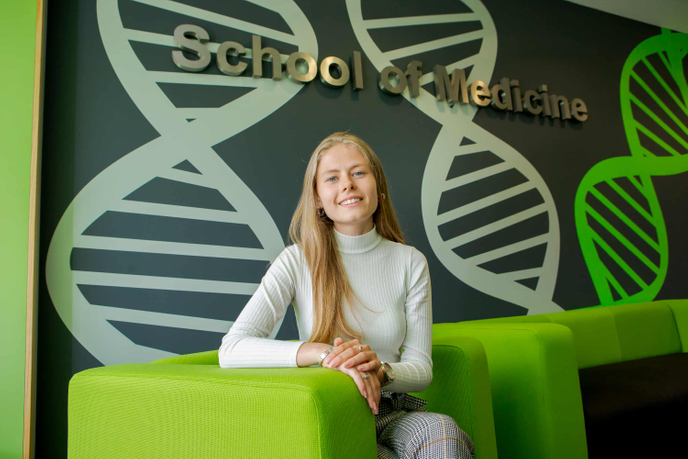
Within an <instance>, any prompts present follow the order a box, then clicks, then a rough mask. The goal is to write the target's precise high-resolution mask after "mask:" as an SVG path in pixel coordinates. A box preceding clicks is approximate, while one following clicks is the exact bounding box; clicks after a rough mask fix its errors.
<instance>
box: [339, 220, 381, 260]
mask: <svg viewBox="0 0 688 459" xmlns="http://www.w3.org/2000/svg"><path fill="white" fill-rule="evenodd" d="M333 231H334V236H335V238H336V239H337V246H338V247H339V251H340V252H342V253H364V252H368V251H370V250H373V249H374V248H375V247H377V245H378V244H379V243H380V241H381V240H382V236H380V234H379V233H378V232H377V227H376V226H375V225H373V229H372V230H370V231H369V232H367V233H366V234H363V235H361V236H346V235H344V234H342V233H340V232H339V231H337V230H336V229H334V228H333Z"/></svg>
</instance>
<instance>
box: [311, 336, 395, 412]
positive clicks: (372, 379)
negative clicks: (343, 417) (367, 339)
mask: <svg viewBox="0 0 688 459" xmlns="http://www.w3.org/2000/svg"><path fill="white" fill-rule="evenodd" d="M334 346H335V348H334V350H333V351H332V352H330V353H329V354H328V355H327V357H325V359H323V361H322V366H323V367H325V368H331V369H333V370H338V371H341V372H342V373H345V374H347V375H349V376H350V377H351V378H352V379H353V380H354V382H355V383H356V386H357V387H358V390H359V392H360V393H361V395H362V396H363V397H365V398H366V400H367V401H368V406H370V409H371V411H372V412H373V414H378V407H379V405H380V377H379V373H380V367H381V365H382V362H381V361H380V359H378V357H377V354H376V353H375V351H373V350H371V349H370V346H368V345H367V344H361V342H360V341H359V340H358V339H354V340H351V341H346V342H345V341H344V340H343V339H342V338H336V339H335V340H334Z"/></svg>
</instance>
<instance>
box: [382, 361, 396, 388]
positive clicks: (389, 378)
mask: <svg viewBox="0 0 688 459" xmlns="http://www.w3.org/2000/svg"><path fill="white" fill-rule="evenodd" d="M380 363H381V364H382V374H383V375H384V378H383V380H382V382H381V383H380V387H384V386H386V385H388V384H391V383H392V382H394V371H392V366H391V365H390V364H389V363H387V362H382V361H381V362H380Z"/></svg>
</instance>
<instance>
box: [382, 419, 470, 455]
mask: <svg viewBox="0 0 688 459" xmlns="http://www.w3.org/2000/svg"><path fill="white" fill-rule="evenodd" d="M378 443H380V444H382V446H384V447H386V448H389V449H391V450H392V451H394V452H395V453H396V454H397V456H398V457H399V459H411V458H413V459H421V458H427V459H430V458H437V457H443V458H461V459H472V458H473V452H474V447H473V441H471V439H470V437H469V436H468V435H467V434H466V433H465V432H464V431H463V430H461V429H460V428H459V426H458V425H457V424H456V422H455V421H454V420H453V419H452V418H451V417H450V416H446V415H444V414H438V413H428V412H422V411H413V412H410V413H407V414H405V415H404V416H402V417H400V418H399V419H396V420H394V421H392V422H390V423H389V424H388V425H387V427H385V430H383V431H382V433H381V434H380V437H379V438H378Z"/></svg>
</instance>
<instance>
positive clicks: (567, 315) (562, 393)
mask: <svg viewBox="0 0 688 459" xmlns="http://www.w3.org/2000/svg"><path fill="white" fill-rule="evenodd" d="M434 336H435V337H436V338H439V337H454V338H456V337H460V336H468V337H472V338H475V339H478V340H480V342H481V343H482V344H483V346H484V348H485V351H486V353H487V360H488V366H489V373H490V384H491V386H492V402H493V406H494V410H495V429H496V432H497V448H498V450H499V452H500V455H501V456H502V457H512V458H528V459H533V458H552V459H567V458H571V459H574V458H585V457H587V445H586V436H585V423H584V417H583V408H582V400H581V392H580V384H579V378H578V370H579V369H584V368H592V367H596V366H599V365H605V364H611V363H618V362H625V361H629V360H636V359H641V358H646V357H654V356H660V355H665V354H672V353H679V352H688V300H671V301H656V302H650V303H640V304H627V305H619V306H609V307H599V308H585V309H577V310H571V311H566V312H561V313H553V314H542V315H536V316H520V317H506V318H499V319H489V320H480V321H472V322H462V323H458V324H437V325H435V326H434Z"/></svg>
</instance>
